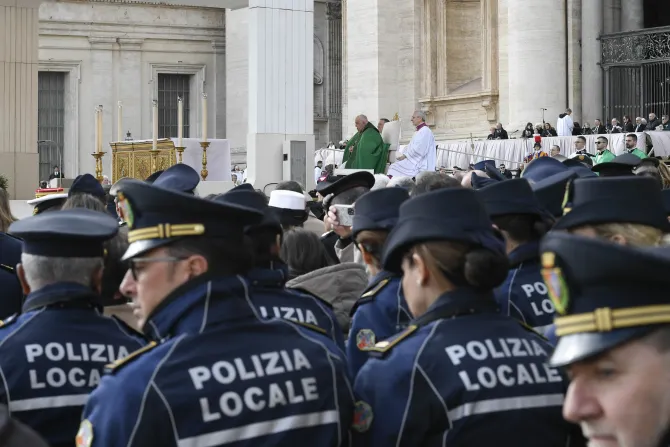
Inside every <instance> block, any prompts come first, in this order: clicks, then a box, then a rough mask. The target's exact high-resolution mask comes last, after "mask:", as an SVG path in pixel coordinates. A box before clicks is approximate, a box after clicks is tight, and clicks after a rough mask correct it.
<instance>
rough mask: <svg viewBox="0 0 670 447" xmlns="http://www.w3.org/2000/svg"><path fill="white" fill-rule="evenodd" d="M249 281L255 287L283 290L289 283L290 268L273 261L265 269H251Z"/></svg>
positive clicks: (248, 274) (248, 275)
mask: <svg viewBox="0 0 670 447" xmlns="http://www.w3.org/2000/svg"><path fill="white" fill-rule="evenodd" d="M247 279H248V280H249V282H250V283H251V286H253V287H268V288H272V289H282V288H284V285H285V284H286V281H288V266H287V265H286V264H284V263H283V262H279V261H272V262H270V263H269V264H268V265H267V266H265V267H255V268H253V269H251V270H250V271H249V273H247Z"/></svg>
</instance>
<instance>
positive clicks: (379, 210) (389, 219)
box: [351, 188, 409, 238]
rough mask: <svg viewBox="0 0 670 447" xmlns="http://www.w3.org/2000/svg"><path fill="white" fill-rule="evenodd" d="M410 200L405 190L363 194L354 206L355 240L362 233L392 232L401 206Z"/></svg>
mask: <svg viewBox="0 0 670 447" xmlns="http://www.w3.org/2000/svg"><path fill="white" fill-rule="evenodd" d="M408 199H409V192H408V191H407V190H406V189H405V188H381V189H377V190H375V191H370V192H368V193H365V194H363V195H362V196H361V197H360V198H359V199H358V200H356V204H355V205H354V219H353V225H352V227H351V230H352V233H353V236H354V238H355V237H356V235H357V234H358V233H360V232H361V231H377V230H384V231H391V229H393V227H394V226H395V224H396V223H397V222H398V215H399V212H400V205H402V204H403V203H404V202H405V201H406V200H408Z"/></svg>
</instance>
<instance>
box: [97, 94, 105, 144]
mask: <svg viewBox="0 0 670 447" xmlns="http://www.w3.org/2000/svg"><path fill="white" fill-rule="evenodd" d="M98 109H99V110H100V113H99V114H98V152H102V115H103V112H104V109H103V107H102V104H101V105H99V106H98Z"/></svg>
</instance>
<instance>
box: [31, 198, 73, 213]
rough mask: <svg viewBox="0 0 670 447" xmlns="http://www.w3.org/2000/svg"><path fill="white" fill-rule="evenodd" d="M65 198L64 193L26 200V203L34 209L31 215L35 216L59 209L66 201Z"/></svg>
mask: <svg viewBox="0 0 670 447" xmlns="http://www.w3.org/2000/svg"><path fill="white" fill-rule="evenodd" d="M67 196H68V195H67V194H65V193H63V194H47V195H45V196H42V197H40V198H39V199H33V200H28V201H27V202H26V203H27V204H28V205H32V206H33V207H34V208H33V215H37V214H40V213H43V212H45V211H48V210H51V211H55V210H57V209H60V208H61V207H62V206H63V204H64V203H65V201H66V200H67Z"/></svg>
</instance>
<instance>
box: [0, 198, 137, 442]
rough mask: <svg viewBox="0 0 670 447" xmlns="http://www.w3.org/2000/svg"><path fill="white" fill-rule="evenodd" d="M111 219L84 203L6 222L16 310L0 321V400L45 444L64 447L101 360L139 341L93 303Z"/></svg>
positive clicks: (112, 227)
mask: <svg viewBox="0 0 670 447" xmlns="http://www.w3.org/2000/svg"><path fill="white" fill-rule="evenodd" d="M117 230H118V226H117V225H116V222H115V221H114V219H113V218H112V217H110V216H108V215H106V214H103V213H100V212H96V211H91V210H87V209H71V210H63V211H54V212H51V213H46V214H41V215H38V216H33V217H29V218H26V219H22V220H19V221H17V222H14V223H13V224H12V225H11V227H10V231H11V232H12V233H13V234H16V235H17V236H20V237H21V238H22V239H23V241H24V242H23V254H22V257H21V264H19V266H18V267H17V273H18V276H19V279H20V281H21V285H22V286H23V290H24V291H25V293H26V295H27V297H26V300H25V303H24V305H23V313H22V315H21V316H19V317H15V318H11V319H9V320H5V321H4V322H3V324H2V327H1V328H0V372H1V373H2V377H3V381H2V387H1V388H0V399H1V400H2V402H3V403H6V404H7V405H8V407H9V410H10V411H11V413H12V415H13V416H14V417H16V418H17V419H19V420H20V421H22V422H24V423H25V424H27V425H29V426H30V427H32V428H33V429H34V430H36V431H37V432H38V433H40V434H41V435H42V436H43V437H44V438H45V439H46V440H47V441H48V442H49V443H50V444H51V445H52V446H54V447H57V446H70V445H72V439H73V437H74V435H75V433H76V432H77V427H78V424H79V418H80V415H81V411H82V408H83V406H84V403H86V399H87V398H88V394H89V393H90V392H91V391H92V390H93V388H95V387H96V385H97V384H98V382H99V381H100V376H101V375H102V371H103V368H104V365H105V364H107V363H109V362H113V361H115V360H118V359H120V358H123V357H125V356H126V355H128V354H129V353H130V352H133V351H134V350H136V349H138V348H139V347H141V346H143V344H144V342H143V340H140V339H139V338H137V339H136V338H133V337H131V336H130V335H128V334H127V333H126V332H125V331H124V330H123V329H122V328H121V327H120V326H119V324H118V322H116V321H115V320H112V319H111V318H108V317H105V316H103V315H102V313H101V309H100V308H98V307H97V305H96V304H94V303H96V302H97V301H98V300H99V295H98V294H99V292H100V289H101V277H102V264H103V243H104V241H106V240H108V239H110V238H111V237H112V236H114V235H115V234H116V232H117Z"/></svg>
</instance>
